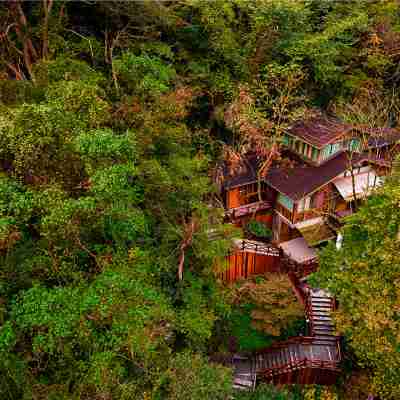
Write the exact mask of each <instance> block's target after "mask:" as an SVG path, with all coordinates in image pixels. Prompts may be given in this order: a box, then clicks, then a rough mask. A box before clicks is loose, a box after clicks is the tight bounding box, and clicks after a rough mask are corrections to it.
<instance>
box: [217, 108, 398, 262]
mask: <svg viewBox="0 0 400 400" xmlns="http://www.w3.org/2000/svg"><path fill="white" fill-rule="evenodd" d="M399 139H400V134H399V132H398V131H397V130H394V129H389V128H375V129H372V128H367V127H360V126H357V127H354V126H351V125H349V124H344V123H342V122H340V121H339V120H338V119H336V118H333V117H327V116H321V115H320V116H317V117H313V118H310V119H308V120H305V121H299V122H297V123H295V124H294V125H293V126H292V127H290V128H289V129H288V130H287V131H286V132H285V133H284V135H283V140H282V151H283V153H284V155H285V156H286V157H285V159H286V161H288V162H280V163H277V164H275V165H273V166H272V167H271V168H270V170H269V171H268V173H267V175H266V176H265V177H263V179H262V180H260V178H259V177H258V168H259V166H260V165H261V163H262V160H261V159H259V158H258V157H257V155H255V154H249V155H248V156H247V157H246V158H245V160H244V161H243V166H242V167H241V168H239V169H236V170H235V169H233V171H232V169H231V171H229V168H227V167H225V170H224V180H223V184H222V190H221V193H222V196H223V200H224V205H225V208H226V217H227V219H228V220H230V221H231V222H233V223H234V224H236V225H238V226H242V227H244V226H246V224H247V223H248V222H249V220H251V219H254V220H256V221H259V222H262V223H264V224H266V225H267V226H268V227H269V228H270V229H271V230H272V232H273V238H272V242H273V244H275V245H276V246H279V247H280V248H281V249H282V250H283V252H284V254H285V255H286V256H287V257H289V258H290V259H291V260H292V261H294V262H295V263H297V264H299V265H302V266H303V267H304V270H312V269H313V268H315V263H316V252H315V250H314V249H313V248H314V247H315V246H319V245H321V244H322V243H324V242H326V241H328V240H332V239H335V238H336V230H337V228H338V222H337V221H340V220H341V219H342V218H343V217H345V216H347V215H349V214H351V213H352V212H353V210H354V208H355V202H358V201H359V200H361V199H363V198H365V197H366V196H368V195H369V194H370V193H371V192H372V190H373V189H374V188H375V187H377V186H379V185H380V184H381V183H382V181H383V179H384V178H383V177H384V176H385V175H386V174H388V172H389V171H390V167H391V161H392V159H393V157H394V155H395V154H396V153H398V151H399V150H400V149H399V144H398V143H399ZM265 270H268V268H265Z"/></svg>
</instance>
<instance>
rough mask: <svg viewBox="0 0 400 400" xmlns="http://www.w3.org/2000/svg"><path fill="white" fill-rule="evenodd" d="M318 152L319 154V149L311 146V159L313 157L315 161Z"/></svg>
mask: <svg viewBox="0 0 400 400" xmlns="http://www.w3.org/2000/svg"><path fill="white" fill-rule="evenodd" d="M318 154H319V150H318V149H316V148H315V147H313V149H312V159H313V160H314V161H317V160H318Z"/></svg>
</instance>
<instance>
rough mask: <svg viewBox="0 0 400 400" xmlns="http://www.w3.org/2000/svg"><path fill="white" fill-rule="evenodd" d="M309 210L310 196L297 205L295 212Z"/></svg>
mask: <svg viewBox="0 0 400 400" xmlns="http://www.w3.org/2000/svg"><path fill="white" fill-rule="evenodd" d="M310 208H311V196H307V197H303V198H302V199H301V200H300V201H299V202H298V204H297V212H299V213H300V212H304V211H308V210H309V209H310Z"/></svg>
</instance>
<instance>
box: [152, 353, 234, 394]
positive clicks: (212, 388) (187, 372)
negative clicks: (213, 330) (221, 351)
mask: <svg viewBox="0 0 400 400" xmlns="http://www.w3.org/2000/svg"><path fill="white" fill-rule="evenodd" d="M161 384H162V386H161V388H160V389H162V391H163V392H164V394H163V395H161V393H162V392H161V391H159V392H158V395H156V397H155V398H156V399H161V398H165V399H168V400H186V399H187V400H202V399H204V398H212V399H216V400H226V399H229V398H230V396H231V393H232V378H231V371H230V370H229V369H228V368H225V367H222V366H218V365H214V364H210V363H209V361H208V360H207V359H206V358H204V357H202V356H201V355H200V354H195V353H191V352H184V353H178V354H176V356H175V357H174V358H173V359H172V360H171V363H170V365H169V368H168V370H167V371H166V372H165V374H164V375H163V376H162V381H161Z"/></svg>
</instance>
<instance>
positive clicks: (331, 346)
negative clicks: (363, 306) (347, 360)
mask: <svg viewBox="0 0 400 400" xmlns="http://www.w3.org/2000/svg"><path fill="white" fill-rule="evenodd" d="M302 290H303V291H304V292H305V297H306V313H307V319H308V322H309V331H310V335H309V336H300V337H295V338H291V339H289V340H287V341H285V342H279V343H276V344H274V345H272V346H271V347H268V348H267V349H264V350H261V351H258V352H257V353H255V354H253V355H252V356H251V357H242V358H241V357H240V356H236V360H237V362H236V363H234V366H235V370H234V371H235V372H234V387H235V388H236V389H247V390H249V389H252V388H253V387H254V386H255V383H256V379H257V380H264V381H267V382H270V383H274V384H293V383H298V384H312V383H315V384H322V385H324V384H333V383H334V382H335V380H336V378H337V376H338V374H339V373H340V367H339V365H340V360H341V353H340V344H339V338H338V337H336V336H335V333H334V327H333V323H332V319H331V312H332V311H333V310H334V305H335V303H334V299H333V298H332V296H331V295H330V294H329V293H327V292H326V291H323V290H320V289H311V288H308V287H307V286H305V287H303V288H302Z"/></svg>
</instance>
